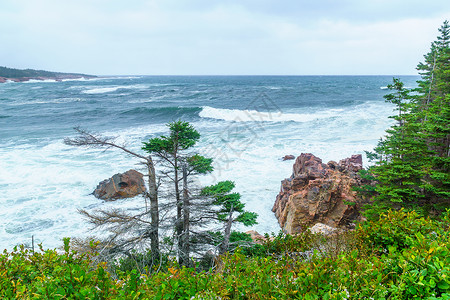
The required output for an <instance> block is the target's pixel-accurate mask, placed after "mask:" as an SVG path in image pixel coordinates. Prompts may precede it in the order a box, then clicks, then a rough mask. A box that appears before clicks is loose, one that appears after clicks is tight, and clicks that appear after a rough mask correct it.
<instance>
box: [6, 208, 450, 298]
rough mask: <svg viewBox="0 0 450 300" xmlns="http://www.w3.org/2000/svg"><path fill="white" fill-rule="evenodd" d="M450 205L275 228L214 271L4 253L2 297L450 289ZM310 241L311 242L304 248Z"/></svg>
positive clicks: (443, 293)
mask: <svg viewBox="0 0 450 300" xmlns="http://www.w3.org/2000/svg"><path fill="white" fill-rule="evenodd" d="M449 226H450V211H447V212H446V214H445V216H444V217H443V219H442V220H440V221H437V220H431V219H429V218H424V217H420V216H419V215H418V214H417V213H415V212H405V211H403V210H400V211H390V212H388V213H387V214H383V215H382V216H381V218H380V220H379V221H369V222H366V223H364V224H363V225H362V226H359V227H358V228H357V229H356V230H355V231H353V232H348V233H344V234H341V235H336V236H332V237H324V236H321V235H313V234H311V233H309V232H305V233H302V234H300V235H298V236H295V237H294V236H285V235H281V234H280V235H278V236H276V237H274V238H273V239H272V240H271V241H270V240H267V241H265V242H264V243H263V244H262V245H254V246H252V247H250V248H242V249H238V250H236V251H235V252H234V253H232V254H227V255H224V256H222V257H219V258H218V259H217V261H216V267H215V268H214V269H211V270H209V271H197V270H196V269H195V268H185V267H183V268H178V267H177V264H176V262H175V261H173V262H172V261H168V262H167V263H165V264H164V265H162V266H161V267H160V272H157V273H155V272H153V273H151V271H152V270H147V271H146V272H144V273H143V274H139V273H138V272H137V271H136V270H128V271H123V272H122V271H117V272H114V271H112V270H111V269H110V268H108V267H107V266H106V264H104V263H100V264H96V263H95V254H94V255H92V254H77V253H76V252H74V251H72V250H70V249H69V241H68V240H66V241H65V249H64V251H63V252H61V253H58V251H56V250H45V251H43V250H41V251H37V252H35V253H33V252H32V251H30V250H27V249H24V248H23V247H22V248H19V249H15V250H14V251H13V252H7V251H5V252H4V253H3V254H2V255H1V256H0V274H1V275H0V297H1V298H5V299H11V298H18V299H31V298H32V299H363V298H364V299H450V231H449ZM310 249H313V251H312V252H309V251H308V250H310Z"/></svg>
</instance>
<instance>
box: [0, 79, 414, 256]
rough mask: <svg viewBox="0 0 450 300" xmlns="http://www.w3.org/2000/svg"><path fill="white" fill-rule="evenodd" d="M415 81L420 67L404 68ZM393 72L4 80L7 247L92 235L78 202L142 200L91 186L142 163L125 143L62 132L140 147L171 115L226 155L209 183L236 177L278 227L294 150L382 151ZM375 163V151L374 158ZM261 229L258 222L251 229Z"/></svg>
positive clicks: (1, 234)
mask: <svg viewBox="0 0 450 300" xmlns="http://www.w3.org/2000/svg"><path fill="white" fill-rule="evenodd" d="M402 79H403V80H404V82H405V85H406V86H410V87H412V86H414V85H415V80H417V79H418V78H417V77H414V76H403V77H402ZM391 80H392V76H139V77H114V78H99V79H94V80H72V81H63V82H52V81H46V82H40V81H33V82H26V83H12V82H8V83H5V84H0V189H1V191H2V196H1V197H0V205H1V207H2V209H1V210H0V220H1V221H0V248H9V247H12V246H14V245H16V244H18V243H29V242H30V241H31V236H32V235H34V237H35V239H36V240H37V241H38V242H39V241H40V242H43V243H44V247H56V246H59V245H60V243H61V242H60V240H61V238H62V237H65V236H86V235H90V234H92V232H88V227H89V226H88V225H87V224H86V222H85V220H83V219H82V218H81V216H80V215H79V214H78V213H77V210H78V209H87V210H95V209H103V208H107V207H119V208H123V209H127V210H134V209H139V207H142V205H143V201H142V199H140V198H139V197H137V198H134V199H124V200H119V201H116V202H112V203H111V202H109V203H108V202H103V201H101V200H98V199H96V198H94V197H93V196H92V195H90V193H91V192H92V191H93V189H94V188H95V186H96V185H97V183H98V182H99V181H101V180H103V179H105V178H108V177H110V176H111V175H113V174H115V173H117V172H123V171H126V170H128V169H130V168H137V169H139V168H140V167H141V166H140V165H139V164H138V163H139V162H138V161H136V160H134V159H133V158H131V157H129V156H126V155H124V154H123V153H120V152H117V151H114V150H108V151H102V150H98V149H81V148H73V147H69V146H66V145H64V144H63V139H64V138H65V137H68V136H73V135H74V131H73V127H75V126H81V127H83V128H85V129H89V130H92V131H95V132H98V133H101V134H104V135H111V136H117V137H118V141H119V142H122V143H124V144H126V145H128V147H130V148H131V149H133V150H135V151H140V147H141V142H142V141H145V140H147V139H148V138H150V137H153V136H158V135H160V134H164V133H165V132H166V126H165V124H166V123H167V122H170V121H172V120H178V119H182V120H186V121H189V122H191V123H192V124H193V125H194V126H195V127H196V128H197V130H198V131H199V132H200V133H201V135H202V138H201V140H200V142H199V144H198V146H197V150H198V151H199V152H201V153H203V154H206V155H209V156H211V157H213V158H215V169H216V170H215V172H214V173H213V174H211V175H207V176H205V177H203V178H201V179H200V181H201V183H202V184H209V183H212V182H214V181H217V180H222V179H231V180H234V181H235V182H236V189H237V191H239V192H241V194H242V200H243V201H244V202H245V203H246V205H247V209H249V210H252V211H256V212H257V213H258V214H259V215H260V217H259V220H258V221H259V224H258V225H256V226H254V227H253V228H252V229H255V230H257V231H259V232H261V233H264V232H271V231H274V232H277V231H278V230H279V227H278V224H277V221H276V219H275V218H274V216H273V213H272V212H271V208H272V205H273V203H274V200H275V196H276V194H277V193H278V191H279V187H280V181H281V180H282V179H284V178H286V177H288V176H290V173H291V169H292V161H285V162H283V161H281V160H280V158H281V157H282V156H284V155H285V154H294V155H299V154H300V153H302V152H311V153H313V154H315V155H317V156H319V157H321V158H322V159H323V160H324V161H325V162H326V161H328V160H339V159H342V158H345V157H348V156H350V155H352V154H355V153H364V150H371V149H372V148H373V146H374V145H375V144H376V142H377V140H378V139H379V138H380V137H381V136H382V135H383V134H384V130H385V129H386V128H387V127H388V126H389V125H390V124H391V122H392V120H391V119H389V118H388V116H389V115H391V114H393V112H392V109H393V107H392V105H390V104H388V103H385V102H384V100H383V95H384V94H385V93H386V92H387V90H386V89H385V87H386V85H387V84H389V83H390V81H391ZM365 162H366V161H365ZM249 229H250V228H249Z"/></svg>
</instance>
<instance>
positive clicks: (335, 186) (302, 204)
mask: <svg viewBox="0 0 450 300" xmlns="http://www.w3.org/2000/svg"><path fill="white" fill-rule="evenodd" d="M361 169H362V157H361V155H352V156H351V157H350V158H346V159H343V160H341V161H340V162H339V163H337V162H334V161H330V162H328V163H327V164H324V163H322V160H321V159H320V158H318V157H316V156H314V155H313V154H311V153H302V154H301V155H300V156H299V157H297V159H296V160H295V163H294V166H293V173H292V175H291V177H289V178H287V179H284V180H283V181H282V182H281V190H280V193H279V194H278V195H277V198H276V201H275V204H274V206H273V208H272V211H273V212H274V213H275V216H276V217H277V219H278V222H279V224H280V226H281V228H282V229H283V231H285V232H286V233H289V234H294V233H298V232H301V231H302V230H304V229H305V228H307V227H310V226H312V225H314V224H317V223H323V224H325V225H328V226H331V227H346V226H349V225H350V224H351V222H352V221H354V220H356V219H358V218H359V217H360V214H359V209H360V207H361V205H362V204H363V203H362V199H361V198H360V197H358V195H357V193H356V192H355V191H354V190H353V187H354V186H359V185H361V178H360V176H359V174H358V171H359V170H361Z"/></svg>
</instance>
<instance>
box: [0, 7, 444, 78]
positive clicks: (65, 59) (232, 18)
mask: <svg viewBox="0 0 450 300" xmlns="http://www.w3.org/2000/svg"><path fill="white" fill-rule="evenodd" d="M3 2H5V3H2V10H1V11H0V26H1V27H2V31H0V43H1V45H2V47H0V57H1V58H3V61H0V65H7V66H11V67H19V68H26V67H32V68H41V69H51V70H56V71H73V72H88V73H94V74H412V73H414V72H415V70H414V68H415V65H416V64H417V63H418V62H419V60H420V59H421V58H422V55H423V54H424V53H425V52H426V51H427V49H428V47H429V44H430V42H431V41H432V40H434V38H435V36H436V35H437V28H438V27H439V26H440V24H441V23H442V21H443V20H444V18H445V17H447V16H449V15H450V4H447V2H448V1H447V0H446V1H428V2H429V3H425V1H415V0H414V1H394V0H391V1H385V0H373V1H353V0H352V1H350V0H343V1H332V0H322V1H303V0H302V1H282V0H281V1H269V0H258V1H256V0H247V1H242V0H241V1H237V0H230V1H215V0H209V1H206V0H190V1H187V0H165V1H162V0H151V1H139V0H136V1H128V2H125V1H111V0H109V1H107V0H92V1H87V0H79V1H56V0H39V1H32V0H21V1H13V0H4V1H3Z"/></svg>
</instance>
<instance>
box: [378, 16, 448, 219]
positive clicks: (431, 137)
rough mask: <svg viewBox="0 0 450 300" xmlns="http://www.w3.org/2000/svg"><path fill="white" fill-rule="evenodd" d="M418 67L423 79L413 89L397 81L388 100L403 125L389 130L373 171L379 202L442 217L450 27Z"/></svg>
mask: <svg viewBox="0 0 450 300" xmlns="http://www.w3.org/2000/svg"><path fill="white" fill-rule="evenodd" d="M439 33H440V35H439V36H438V38H437V41H435V42H433V43H432V44H431V50H430V52H429V53H427V54H426V55H425V56H424V58H425V60H424V62H422V63H420V64H419V65H418V66H417V69H418V70H419V73H420V74H421V77H422V80H419V81H418V88H416V89H414V90H413V92H414V94H413V95H412V96H409V92H410V91H409V90H407V89H405V88H404V87H403V84H402V83H401V82H400V81H399V80H397V79H394V83H393V84H392V85H390V86H389V87H390V89H391V90H392V91H393V93H392V94H389V95H387V96H386V97H385V98H386V100H387V101H389V102H392V103H394V104H396V105H397V109H398V110H399V115H398V116H395V117H393V118H394V119H395V120H397V121H398V124H396V125H394V126H393V127H391V128H390V129H389V130H387V131H386V132H387V133H388V135H387V136H386V137H385V138H384V139H383V140H382V141H380V143H379V144H378V146H377V147H376V148H375V153H373V154H372V155H370V156H371V157H372V158H376V159H378V162H377V164H376V165H375V166H374V167H373V168H372V169H371V171H372V172H373V173H374V174H375V175H376V179H377V181H378V184H377V186H376V192H377V193H378V195H377V196H376V197H375V199H376V201H375V203H376V204H379V205H380V204H381V205H387V206H394V207H398V206H407V207H410V208H415V209H420V210H422V211H423V212H424V213H431V212H432V213H437V214H439V213H440V212H441V211H442V209H443V208H445V207H449V206H450V26H449V23H448V21H445V22H444V24H443V25H442V26H441V28H440V29H439Z"/></svg>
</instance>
